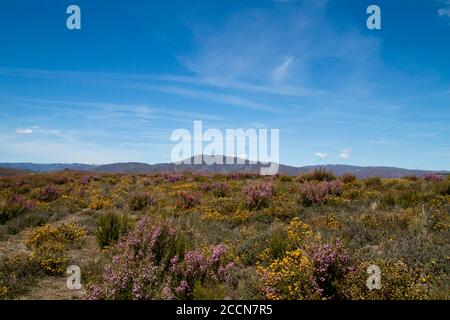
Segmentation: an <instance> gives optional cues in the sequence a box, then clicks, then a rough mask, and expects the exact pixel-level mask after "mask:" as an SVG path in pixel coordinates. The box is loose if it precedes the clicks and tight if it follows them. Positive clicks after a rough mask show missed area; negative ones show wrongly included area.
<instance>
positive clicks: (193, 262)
mask: <svg viewBox="0 0 450 320" xmlns="http://www.w3.org/2000/svg"><path fill="white" fill-rule="evenodd" d="M115 249H116V254H115V255H114V256H113V258H112V261H111V263H110V264H108V265H107V266H106V267H105V271H104V273H103V278H102V280H101V281H100V282H96V283H93V284H92V285H91V286H90V287H89V296H90V298H91V299H136V300H140V299H155V298H165V299H173V298H183V299H188V298H191V297H192V294H193V288H194V287H195V285H196V284H200V285H202V286H207V285H211V284H215V283H221V282H223V281H226V280H227V278H228V276H229V270H230V268H231V267H232V265H230V264H228V263H227V264H225V263H224V254H225V251H226V248H225V246H223V245H219V246H216V247H213V248H212V249H210V250H208V251H207V252H206V253H205V252H204V251H199V250H194V251H185V245H184V240H183V239H182V237H181V235H180V233H179V231H178V230H177V229H176V228H175V227H174V225H173V224H171V222H165V223H162V224H157V225H153V224H151V223H150V220H149V219H148V218H147V217H144V218H142V219H141V220H140V221H139V222H138V224H137V226H136V228H135V229H134V230H133V231H132V232H131V233H130V234H129V235H128V236H127V237H125V238H123V239H122V240H121V241H120V242H119V243H118V244H117V246H116V248H115Z"/></svg>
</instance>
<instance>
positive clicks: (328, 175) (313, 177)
mask: <svg viewBox="0 0 450 320" xmlns="http://www.w3.org/2000/svg"><path fill="white" fill-rule="evenodd" d="M299 180H300V181H333V180H336V176H335V175H334V173H333V172H331V171H328V170H326V169H325V168H319V169H316V170H314V171H312V172H307V173H304V174H301V175H300V176H299Z"/></svg>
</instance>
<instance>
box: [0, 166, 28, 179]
mask: <svg viewBox="0 0 450 320" xmlns="http://www.w3.org/2000/svg"><path fill="white" fill-rule="evenodd" d="M24 173H30V171H29V170H24V169H21V170H19V169H13V168H2V167H0V177H4V176H15V175H18V174H24Z"/></svg>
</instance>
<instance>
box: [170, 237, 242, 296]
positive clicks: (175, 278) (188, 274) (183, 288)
mask: <svg viewBox="0 0 450 320" xmlns="http://www.w3.org/2000/svg"><path fill="white" fill-rule="evenodd" d="M208 251H209V252H206V253H205V252H201V251H199V250H195V251H188V252H185V254H184V260H182V261H180V259H179V257H178V256H175V257H173V258H172V259H171V260H170V269H169V270H170V272H171V273H172V274H171V275H170V276H169V280H168V282H167V283H166V285H165V288H164V295H165V297H166V298H178V299H192V298H193V295H194V288H195V285H196V284H197V283H202V284H203V285H211V284H214V283H216V282H228V281H229V280H230V271H231V269H232V268H233V267H234V263H233V262H228V263H227V262H226V259H225V253H226V247H225V245H223V244H219V245H217V246H214V247H213V248H211V249H210V250H208Z"/></svg>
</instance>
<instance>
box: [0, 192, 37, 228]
mask: <svg viewBox="0 0 450 320" xmlns="http://www.w3.org/2000/svg"><path fill="white" fill-rule="evenodd" d="M34 206H35V205H34V203H33V202H32V201H29V200H27V199H26V198H25V197H24V196H22V195H20V194H14V195H13V196H11V197H10V198H9V199H8V200H7V201H5V203H3V204H0V224H4V223H5V222H7V221H9V220H11V219H12V218H14V217H17V216H19V215H21V214H22V213H24V212H25V211H27V210H31V209H33V208H34Z"/></svg>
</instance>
